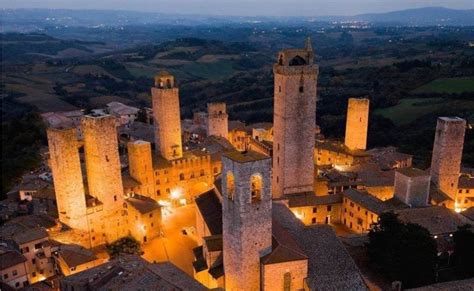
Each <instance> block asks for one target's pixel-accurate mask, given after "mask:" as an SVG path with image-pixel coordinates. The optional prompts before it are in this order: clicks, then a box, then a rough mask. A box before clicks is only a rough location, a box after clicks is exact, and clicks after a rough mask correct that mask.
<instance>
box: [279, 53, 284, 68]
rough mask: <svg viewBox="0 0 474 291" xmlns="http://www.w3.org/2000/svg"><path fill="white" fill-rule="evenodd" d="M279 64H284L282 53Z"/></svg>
mask: <svg viewBox="0 0 474 291" xmlns="http://www.w3.org/2000/svg"><path fill="white" fill-rule="evenodd" d="M278 64H279V65H280V66H282V65H283V56H282V55H280V58H279V59H278Z"/></svg>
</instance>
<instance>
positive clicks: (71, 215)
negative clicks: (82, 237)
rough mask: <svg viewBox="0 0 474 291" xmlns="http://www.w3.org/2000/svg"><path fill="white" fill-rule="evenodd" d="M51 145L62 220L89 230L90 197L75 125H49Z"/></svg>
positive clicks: (72, 226) (51, 157)
mask: <svg viewBox="0 0 474 291" xmlns="http://www.w3.org/2000/svg"><path fill="white" fill-rule="evenodd" d="M47 135H48V147H49V155H50V159H51V160H50V164H51V171H52V173H53V181H54V190H55V193H56V203H57V205H58V212H59V220H60V221H61V222H62V223H64V224H66V225H68V226H69V227H71V228H74V229H80V230H87V218H86V213H87V211H86V198H85V192H84V184H83V181H82V173H81V162H80V159H79V149H78V142H77V131H76V129H75V128H67V129H56V128H48V130H47Z"/></svg>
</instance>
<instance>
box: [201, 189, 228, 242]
mask: <svg viewBox="0 0 474 291" xmlns="http://www.w3.org/2000/svg"><path fill="white" fill-rule="evenodd" d="M196 206H197V207H198V209H199V212H200V213H201V215H202V217H203V219H204V221H205V223H206V225H207V227H208V228H209V231H210V232H211V235H217V234H222V205H221V202H220V200H219V198H218V197H217V193H215V190H214V189H211V190H209V191H207V192H206V193H204V194H201V195H200V196H199V197H197V198H196Z"/></svg>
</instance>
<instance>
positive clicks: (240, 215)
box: [222, 151, 272, 290]
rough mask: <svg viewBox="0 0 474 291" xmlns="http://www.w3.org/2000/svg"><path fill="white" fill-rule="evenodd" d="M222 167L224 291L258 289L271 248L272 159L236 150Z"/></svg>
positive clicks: (223, 158) (227, 157)
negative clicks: (265, 260)
mask: <svg viewBox="0 0 474 291" xmlns="http://www.w3.org/2000/svg"><path fill="white" fill-rule="evenodd" d="M222 164H223V194H222V195H223V204H222V223H223V233H222V235H223V244H224V245H223V247H224V248H223V253H224V270H225V289H226V290H259V289H260V274H261V272H260V258H261V257H262V256H264V255H266V254H268V253H269V252H271V248H272V194H271V185H270V183H271V178H270V170H271V160H270V158H269V157H268V156H265V155H263V154H260V153H257V152H252V151H248V152H238V151H233V152H229V153H227V154H225V155H223V156H222Z"/></svg>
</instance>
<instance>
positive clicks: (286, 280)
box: [283, 272, 291, 291]
mask: <svg viewBox="0 0 474 291" xmlns="http://www.w3.org/2000/svg"><path fill="white" fill-rule="evenodd" d="M283 290H284V291H290V290H291V273H290V272H286V273H285V274H284V275H283Z"/></svg>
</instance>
